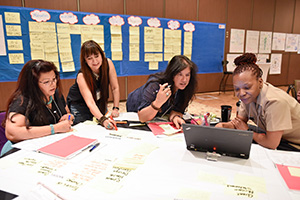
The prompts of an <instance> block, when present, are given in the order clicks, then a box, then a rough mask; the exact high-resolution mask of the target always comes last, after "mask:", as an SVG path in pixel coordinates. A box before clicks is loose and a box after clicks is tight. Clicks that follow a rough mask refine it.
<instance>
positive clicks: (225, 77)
mask: <svg viewBox="0 0 300 200" xmlns="http://www.w3.org/2000/svg"><path fill="white" fill-rule="evenodd" d="M227 64H228V61H227V60H223V61H222V65H223V76H222V79H221V82H220V85H219V94H220V92H221V91H223V92H224V93H225V91H226V87H227V86H230V87H231V88H232V84H227V80H228V77H229V76H230V75H232V74H233V72H231V71H227Z"/></svg>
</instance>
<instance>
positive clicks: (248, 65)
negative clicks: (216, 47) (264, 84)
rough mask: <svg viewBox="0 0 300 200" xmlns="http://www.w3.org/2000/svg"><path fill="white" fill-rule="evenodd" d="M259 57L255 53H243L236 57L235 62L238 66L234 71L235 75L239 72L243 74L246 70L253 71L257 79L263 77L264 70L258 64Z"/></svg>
mask: <svg viewBox="0 0 300 200" xmlns="http://www.w3.org/2000/svg"><path fill="white" fill-rule="evenodd" d="M256 61H257V58H256V56H255V54H253V53H244V54H243V55H241V56H239V57H237V58H235V59H234V64H235V65H236V68H235V69H234V71H233V76H234V75H237V74H241V73H242V72H244V71H251V72H252V75H253V76H255V77H256V79H258V78H261V77H262V74H263V72H262V70H261V69H260V68H259V66H258V65H257V64H256Z"/></svg>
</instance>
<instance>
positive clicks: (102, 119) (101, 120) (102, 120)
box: [97, 115, 108, 126]
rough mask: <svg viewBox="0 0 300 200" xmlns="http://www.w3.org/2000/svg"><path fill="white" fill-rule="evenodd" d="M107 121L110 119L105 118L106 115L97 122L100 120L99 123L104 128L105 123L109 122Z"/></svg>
mask: <svg viewBox="0 0 300 200" xmlns="http://www.w3.org/2000/svg"><path fill="white" fill-rule="evenodd" d="M107 119H108V118H107V117H105V115H103V116H102V117H101V118H100V119H97V120H98V122H99V124H100V125H101V126H104V125H103V123H104V121H105V120H107Z"/></svg>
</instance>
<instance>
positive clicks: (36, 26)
mask: <svg viewBox="0 0 300 200" xmlns="http://www.w3.org/2000/svg"><path fill="white" fill-rule="evenodd" d="M28 27H29V32H42V24H41V23H39V22H33V21H29V22H28Z"/></svg>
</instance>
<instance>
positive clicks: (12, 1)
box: [0, 0, 23, 7]
mask: <svg viewBox="0 0 300 200" xmlns="http://www.w3.org/2000/svg"><path fill="white" fill-rule="evenodd" d="M0 5H1V6H17V7H22V6H23V5H22V0H1V2H0Z"/></svg>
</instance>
